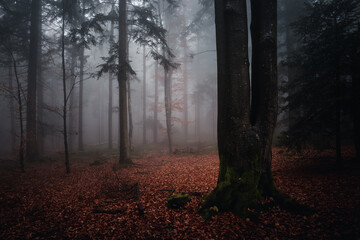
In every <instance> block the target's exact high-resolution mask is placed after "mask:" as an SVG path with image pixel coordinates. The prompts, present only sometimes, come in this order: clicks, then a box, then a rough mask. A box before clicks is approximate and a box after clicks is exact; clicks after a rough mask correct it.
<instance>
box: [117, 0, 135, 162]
mask: <svg viewBox="0 0 360 240" xmlns="http://www.w3.org/2000/svg"><path fill="white" fill-rule="evenodd" d="M126 17H127V14H126V0H119V49H118V51H119V70H118V82H119V136H120V146H119V148H120V154H119V163H120V164H126V163H131V162H132V161H131V159H130V153H129V135H128V119H127V118H128V111H127V110H128V109H127V107H128V106H127V95H126V81H127V67H128V63H127V61H126V59H127V57H126V56H127V51H126V46H127V29H126V28H127V26H126Z"/></svg>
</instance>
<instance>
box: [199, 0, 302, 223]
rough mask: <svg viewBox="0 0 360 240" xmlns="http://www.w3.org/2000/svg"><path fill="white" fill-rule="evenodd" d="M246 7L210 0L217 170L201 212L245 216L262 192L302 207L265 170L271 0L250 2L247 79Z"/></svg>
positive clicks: (271, 75) (272, 121) (271, 96)
mask: <svg viewBox="0 0 360 240" xmlns="http://www.w3.org/2000/svg"><path fill="white" fill-rule="evenodd" d="M246 9H247V3H246V0H215V23H216V44H217V61H218V109H219V110H218V148H219V158H220V170H219V177H218V182H217V186H216V188H215V189H214V190H213V191H212V192H211V193H210V194H209V195H208V196H206V197H205V199H204V202H203V203H202V204H201V208H200V214H201V215H202V216H204V217H209V216H211V215H212V214H214V213H215V212H217V211H220V212H224V211H232V212H234V213H235V214H236V215H239V216H248V215H249V214H250V213H251V212H250V211H249V209H251V208H253V207H256V206H257V205H259V204H260V203H261V200H262V199H264V198H265V197H268V196H269V197H273V198H274V199H275V201H277V202H278V203H279V204H280V205H281V206H284V207H293V208H292V209H293V210H301V211H302V210H305V208H304V207H302V206H301V205H299V204H297V203H296V202H295V201H294V200H292V199H291V198H290V197H288V196H286V195H284V194H282V193H280V192H279V191H278V190H277V189H276V187H275V185H274V181H273V177H272V173H271V160H272V153H271V144H272V137H273V132H274V128H275V125H276V119H277V108H278V103H277V51H276V50H277V45H276V44H277V1H276V0H252V1H251V37H252V78H251V83H250V74H249V60H248V23H247V10H246ZM294 207H296V208H294ZM288 209H289V208H288Z"/></svg>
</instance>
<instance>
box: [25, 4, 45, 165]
mask: <svg viewBox="0 0 360 240" xmlns="http://www.w3.org/2000/svg"><path fill="white" fill-rule="evenodd" d="M40 15H41V0H33V1H32V2H31V27H30V53H29V69H28V95H27V109H26V124H27V125H26V158H27V159H28V160H29V161H34V160H35V159H36V158H37V155H38V151H37V143H36V79H37V71H38V59H39V56H38V54H39V51H38V49H39V31H40V25H39V18H40Z"/></svg>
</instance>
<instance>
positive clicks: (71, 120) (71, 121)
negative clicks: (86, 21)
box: [69, 46, 77, 152]
mask: <svg viewBox="0 0 360 240" xmlns="http://www.w3.org/2000/svg"><path fill="white" fill-rule="evenodd" d="M72 50H73V51H72V52H71V70H70V75H71V76H70V81H69V83H70V87H73V86H74V85H75V67H76V58H77V57H76V51H75V46H73V48H72ZM74 105H75V96H74V95H73V94H71V95H70V104H69V151H70V152H71V151H73V149H74V141H73V139H74V135H73V134H74V132H75V127H74V125H75V111H74Z"/></svg>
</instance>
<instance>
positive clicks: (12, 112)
mask: <svg viewBox="0 0 360 240" xmlns="http://www.w3.org/2000/svg"><path fill="white" fill-rule="evenodd" d="M9 91H10V94H11V96H10V121H11V122H10V124H11V126H10V134H11V153H12V154H13V155H15V154H16V152H15V144H16V141H15V136H16V129H15V108H14V98H13V97H12V95H13V94H14V89H13V68H12V59H11V56H10V58H9Z"/></svg>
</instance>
